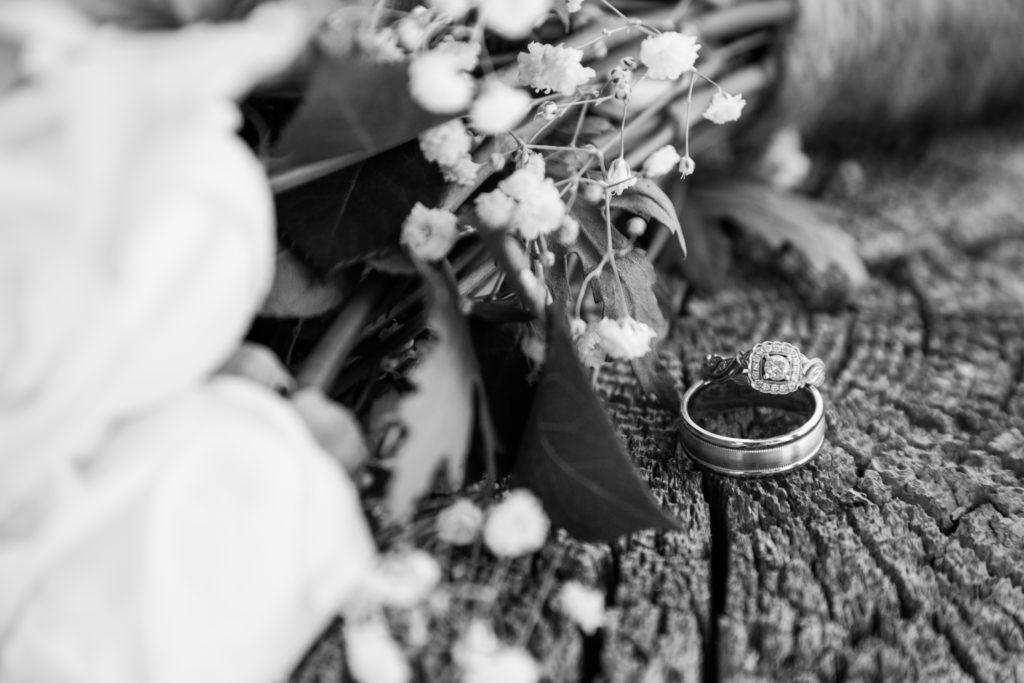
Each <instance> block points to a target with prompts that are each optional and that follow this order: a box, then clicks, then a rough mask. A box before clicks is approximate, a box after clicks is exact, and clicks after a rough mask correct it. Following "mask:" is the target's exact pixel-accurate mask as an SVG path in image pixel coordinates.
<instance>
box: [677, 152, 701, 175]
mask: <svg viewBox="0 0 1024 683" xmlns="http://www.w3.org/2000/svg"><path fill="white" fill-rule="evenodd" d="M696 170H697V164H696V162H694V160H693V159H692V158H691V157H690V155H686V156H685V157H683V158H682V159H680V160H679V175H680V176H682V177H683V178H689V177H690V176H692V175H693V172H694V171H696Z"/></svg>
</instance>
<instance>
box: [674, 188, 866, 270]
mask: <svg viewBox="0 0 1024 683" xmlns="http://www.w3.org/2000/svg"><path fill="white" fill-rule="evenodd" d="M690 197H691V199H692V200H694V201H696V202H699V204H700V208H701V211H702V212H703V213H704V215H705V216H710V217H712V218H719V219H722V218H725V219H729V220H730V221H732V222H734V223H735V224H736V225H737V226H738V227H739V228H740V229H741V230H744V231H746V232H748V233H750V234H753V235H755V236H756V237H757V238H758V239H760V240H761V241H763V242H764V243H765V244H767V245H768V247H769V248H771V249H774V250H779V249H782V248H783V247H786V246H788V247H791V248H793V249H795V250H797V251H798V252H799V253H800V254H802V255H803V257H804V260H805V261H806V263H807V265H809V266H810V267H811V268H812V269H814V270H815V271H816V272H817V273H818V274H819V275H824V274H826V273H827V272H828V271H829V270H831V269H834V268H836V269H838V270H839V271H840V272H841V273H842V274H843V275H844V276H845V278H846V279H847V281H848V285H849V288H850V289H851V290H852V289H856V288H858V287H860V286H862V285H864V284H865V283H867V281H868V272H867V269H866V268H865V267H864V262H863V261H862V260H861V258H860V255H859V254H858V253H857V245H856V242H854V240H853V238H852V237H850V235H848V234H846V233H845V232H843V230H842V229H840V228H839V227H838V226H837V225H835V224H834V223H832V222H831V221H829V220H828V219H827V217H826V216H825V214H824V210H823V208H822V207H821V206H819V205H817V204H815V203H814V202H812V201H810V200H808V199H805V198H803V197H800V196H798V195H795V194H792V193H789V192H783V191H780V190H776V189H774V188H771V187H769V186H768V185H765V184H762V183H756V182H751V181H719V182H717V183H715V184H714V185H713V186H710V187H702V188H699V189H698V188H695V189H694V190H692V191H691V194H690Z"/></svg>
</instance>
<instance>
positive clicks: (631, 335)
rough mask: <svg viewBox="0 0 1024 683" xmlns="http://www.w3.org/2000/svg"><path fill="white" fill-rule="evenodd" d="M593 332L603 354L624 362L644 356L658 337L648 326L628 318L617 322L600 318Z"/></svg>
mask: <svg viewBox="0 0 1024 683" xmlns="http://www.w3.org/2000/svg"><path fill="white" fill-rule="evenodd" d="M594 332H595V333H596V334H597V339H598V343H599V344H600V346H601V348H602V349H603V350H604V352H605V353H607V354H608V355H609V356H611V357H612V358H618V359H624V360H630V359H633V358H640V357H642V356H644V355H646V354H647V353H648V352H649V351H650V350H651V342H652V341H653V340H654V339H655V338H656V337H657V336H658V333H657V332H655V331H654V330H653V329H651V328H650V327H649V326H647V325H645V324H644V323H642V322H639V321H637V320H634V319H633V318H630V317H628V316H627V317H625V318H620V319H618V320H612V319H611V318H601V320H599V321H597V323H595V326H594Z"/></svg>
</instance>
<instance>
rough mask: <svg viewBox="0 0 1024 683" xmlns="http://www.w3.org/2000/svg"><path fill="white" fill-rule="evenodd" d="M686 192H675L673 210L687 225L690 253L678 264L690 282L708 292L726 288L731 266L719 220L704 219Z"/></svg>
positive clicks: (729, 254)
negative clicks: (674, 208)
mask: <svg viewBox="0 0 1024 683" xmlns="http://www.w3.org/2000/svg"><path fill="white" fill-rule="evenodd" d="M681 186H682V183H680V187H681ZM685 195H686V193H684V192H679V193H678V195H677V198H676V205H677V207H678V208H677V209H676V210H677V212H678V215H679V216H680V218H681V220H682V222H683V223H684V224H685V225H686V234H687V235H689V238H690V239H689V244H690V254H689V257H688V258H687V259H686V260H685V261H682V260H681V261H679V263H678V264H677V265H678V267H679V269H680V271H682V273H683V275H684V276H685V277H686V279H687V280H688V281H689V282H691V283H692V284H694V285H696V286H697V287H699V288H701V289H703V290H705V291H707V292H717V291H719V290H721V289H722V288H723V287H725V284H726V278H727V276H728V273H729V269H730V268H731V267H732V253H731V251H730V248H729V240H728V238H726V236H725V235H724V234H722V229H721V227H720V226H719V225H718V222H717V221H714V220H708V219H707V218H705V217H704V214H703V213H702V212H701V207H699V206H698V205H697V202H696V201H694V200H693V199H692V197H689V196H685Z"/></svg>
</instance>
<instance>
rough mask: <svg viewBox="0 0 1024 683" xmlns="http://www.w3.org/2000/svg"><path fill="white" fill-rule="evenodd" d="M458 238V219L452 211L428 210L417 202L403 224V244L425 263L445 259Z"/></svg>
mask: <svg viewBox="0 0 1024 683" xmlns="http://www.w3.org/2000/svg"><path fill="white" fill-rule="evenodd" d="M456 237H458V219H457V218H456V217H455V214H453V213H452V212H451V211H445V210H443V209H428V208H427V207H425V206H423V204H421V203H419V202H416V206H414V207H412V211H410V212H409V215H408V216H407V217H406V219H405V222H404V223H402V237H401V242H402V244H403V245H405V246H406V247H408V249H409V251H410V252H412V254H413V256H415V257H416V258H419V259H423V260H424V261H437V260H439V259H442V258H444V257H445V256H446V255H447V254H448V252H449V251H451V248H452V245H453V244H455V239H456Z"/></svg>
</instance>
